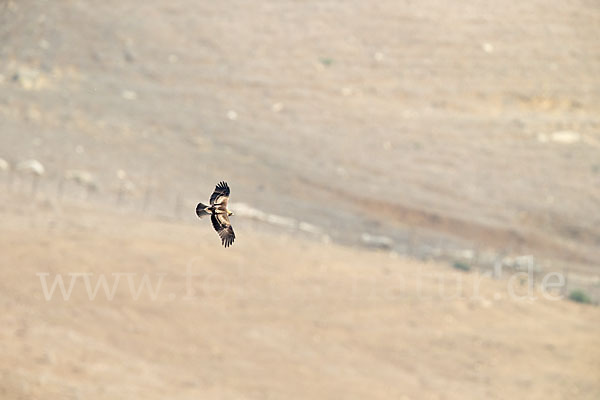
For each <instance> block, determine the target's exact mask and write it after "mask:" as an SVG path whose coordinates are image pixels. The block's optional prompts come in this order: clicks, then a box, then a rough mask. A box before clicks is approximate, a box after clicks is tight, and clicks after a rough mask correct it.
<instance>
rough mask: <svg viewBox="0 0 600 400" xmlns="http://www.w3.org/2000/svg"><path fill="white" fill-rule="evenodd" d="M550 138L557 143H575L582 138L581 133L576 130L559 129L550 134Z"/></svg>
mask: <svg viewBox="0 0 600 400" xmlns="http://www.w3.org/2000/svg"><path fill="white" fill-rule="evenodd" d="M550 138H551V139H552V141H553V142H555V143H562V144H573V143H577V142H579V141H580V140H581V134H579V132H574V131H558V132H554V133H552V135H550Z"/></svg>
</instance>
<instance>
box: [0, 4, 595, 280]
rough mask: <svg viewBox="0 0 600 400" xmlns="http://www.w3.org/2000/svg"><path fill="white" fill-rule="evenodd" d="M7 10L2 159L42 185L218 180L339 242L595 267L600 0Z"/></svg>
mask: <svg viewBox="0 0 600 400" xmlns="http://www.w3.org/2000/svg"><path fill="white" fill-rule="evenodd" d="M3 3H4V4H3V7H2V8H1V11H2V13H0V18H1V20H0V40H1V42H2V46H0V75H2V78H0V89H1V90H2V93H3V96H2V98H1V99H0V116H2V123H1V124H0V150H1V151H0V153H1V154H0V157H2V158H8V159H10V160H11V161H19V160H22V159H26V158H30V157H34V158H38V159H40V160H41V161H42V162H43V163H44V164H45V165H46V166H47V168H48V174H47V176H46V177H45V179H46V180H47V181H49V182H50V183H48V184H49V185H50V186H51V187H52V189H54V186H55V185H56V180H58V179H59V178H60V177H61V176H62V175H63V174H64V172H65V170H68V169H85V170H88V171H91V172H92V173H93V174H94V175H95V176H96V177H97V179H98V181H99V183H100V184H101V185H100V191H99V194H98V195H99V196H101V197H103V198H105V199H109V200H113V198H114V186H115V185H117V184H118V183H117V182H116V171H117V170H118V169H123V170H124V171H126V172H127V174H128V177H129V179H131V180H132V181H133V183H134V184H135V187H136V189H137V193H136V195H137V196H138V197H137V198H136V201H137V202H138V204H139V203H140V202H141V199H140V197H142V196H143V194H144V191H145V190H146V187H147V186H149V185H150V186H153V187H154V193H155V196H154V198H153V203H152V207H153V209H154V210H161V209H165V208H169V209H170V207H171V204H172V202H173V201H174V196H175V195H176V194H179V195H181V196H183V197H185V198H189V199H193V198H198V197H200V196H202V197H203V196H206V194H205V193H204V191H205V189H204V188H205V187H206V186H209V187H210V186H212V185H213V184H214V182H216V181H219V180H221V179H224V177H227V179H228V180H230V181H231V183H232V184H234V185H235V187H236V196H238V197H237V198H238V200H243V201H245V202H248V203H251V204H255V205H257V204H260V205H262V206H264V207H266V208H269V209H271V210H273V211H274V212H275V213H277V214H281V215H288V216H292V217H294V218H297V219H304V218H305V219H307V220H308V222H311V223H313V224H318V225H321V226H323V227H324V228H326V229H327V230H328V231H329V232H331V235H332V237H334V239H337V240H339V241H345V242H351V243H356V242H357V241H358V240H359V237H360V234H361V233H362V232H364V231H367V232H370V233H373V234H385V235H388V236H390V237H392V238H394V240H395V241H396V243H397V244H398V245H399V246H400V245H402V244H403V242H404V240H405V237H406V235H407V232H409V231H411V232H413V231H421V230H424V231H426V232H427V233H429V234H431V233H433V236H436V238H434V239H433V240H430V243H429V244H431V242H433V244H435V243H437V242H438V241H439V240H438V238H439V237H440V236H441V237H444V238H445V240H447V241H448V238H452V239H453V240H454V242H455V246H457V247H459V248H460V247H472V248H476V247H479V248H491V249H494V250H495V251H496V252H498V253H499V254H501V253H502V254H509V255H519V254H534V255H536V257H538V258H539V259H544V260H548V263H546V265H559V266H560V268H563V267H565V266H569V267H570V268H575V266H572V265H571V264H575V263H577V264H578V266H577V268H579V269H581V270H585V271H587V273H589V274H590V275H595V276H597V274H598V272H597V271H598V268H597V265H598V263H597V260H598V259H599V258H600V252H599V250H598V249H599V246H598V243H599V241H600V231H599V228H598V227H599V226H600V220H599V219H598V218H600V216H599V215H598V212H597V210H598V208H599V207H600V203H599V201H600V200H599V199H600V192H599V189H598V188H599V187H600V185H599V184H598V182H599V179H600V165H599V164H598V152H599V149H600V137H599V136H598V132H599V128H600V120H599V119H598V115H600V97H599V95H598V93H600V86H599V85H600V83H599V81H598V78H597V77H598V76H599V75H600V61H599V60H600V53H599V52H600V47H599V46H597V40H596V38H597V37H599V36H600V28H599V27H600V13H599V10H598V7H597V4H595V2H594V1H590V0H575V1H571V2H564V1H557V0H555V1H551V2H548V1H547V0H532V1H528V2H527V3H523V2H520V1H508V2H505V3H504V4H503V6H502V7H499V6H498V5H497V3H496V2H494V1H489V0H486V1H463V2H461V3H460V4H449V3H447V2H445V1H441V0H426V1H418V2H413V1H398V0H385V1H378V2H377V5H376V6H373V5H372V4H371V3H370V2H364V1H357V0H351V1H325V2H323V1H306V2H298V1H277V2H272V1H255V2H253V4H252V5H251V6H249V5H248V3H247V2H246V1H240V0H228V1H219V2H198V1H194V0H176V1H170V2H169V3H168V4H165V3H164V2H162V1H156V0H154V1H144V2H139V1H105V2H102V3H101V4H97V3H95V2H86V1H76V2H52V3H48V2H45V1H37V0H26V1H19V2H15V1H5V2H3ZM230 112H234V113H233V114H231V113H230ZM228 116H235V118H233V117H231V118H230V117H228ZM562 131H572V132H575V134H576V135H577V136H576V140H575V142H574V143H571V144H564V143H561V142H554V141H553V140H552V137H553V136H552V135H553V134H554V133H555V132H562ZM373 200H375V201H376V202H375V204H374V205H377V206H383V207H385V210H386V212H384V213H378V212H367V213H365V212H364V211H362V210H363V207H364V205H365V204H366V205H373V203H372V201H373ZM323 202H331V203H335V204H336V207H335V210H328V212H322V210H321V208H320V207H319V206H318V204H322V203H323ZM373 208H375V207H373ZM377 208H379V207H377ZM359 210H361V212H359ZM422 240H423V241H425V240H424V239H422ZM550 262H551V263H550Z"/></svg>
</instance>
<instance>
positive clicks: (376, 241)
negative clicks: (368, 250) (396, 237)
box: [360, 232, 394, 250]
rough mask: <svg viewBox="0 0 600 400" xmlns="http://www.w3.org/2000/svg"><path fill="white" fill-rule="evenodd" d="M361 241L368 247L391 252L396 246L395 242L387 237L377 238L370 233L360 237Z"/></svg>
mask: <svg viewBox="0 0 600 400" xmlns="http://www.w3.org/2000/svg"><path fill="white" fill-rule="evenodd" d="M360 240H361V241H362V242H363V243H364V244H365V245H366V246H367V247H374V248H378V249H386V250H389V249H391V248H392V247H393V246H394V241H393V240H392V239H391V238H389V237H387V236H377V235H371V234H369V233H366V232H365V233H363V234H362V235H360Z"/></svg>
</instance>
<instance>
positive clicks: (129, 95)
mask: <svg viewBox="0 0 600 400" xmlns="http://www.w3.org/2000/svg"><path fill="white" fill-rule="evenodd" d="M121 97H123V98H124V99H125V100H135V99H137V97H138V96H137V93H136V92H134V91H133V90H123V91H122V92H121Z"/></svg>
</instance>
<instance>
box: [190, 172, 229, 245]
mask: <svg viewBox="0 0 600 400" xmlns="http://www.w3.org/2000/svg"><path fill="white" fill-rule="evenodd" d="M227 200H229V186H227V182H219V183H218V184H217V186H216V187H215V191H214V192H213V194H212V195H211V196H210V206H207V205H205V204H202V203H198V205H197V206H196V215H197V216H198V217H199V218H202V217H205V216H207V215H210V220H211V221H212V225H213V227H214V228H215V231H217V233H218V234H219V237H220V238H221V243H223V246H225V247H229V246H230V245H231V244H232V243H233V240H234V239H235V233H233V228H232V227H231V223H230V222H229V216H230V215H233V213H232V212H231V211H229V210H228V209H227Z"/></svg>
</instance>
